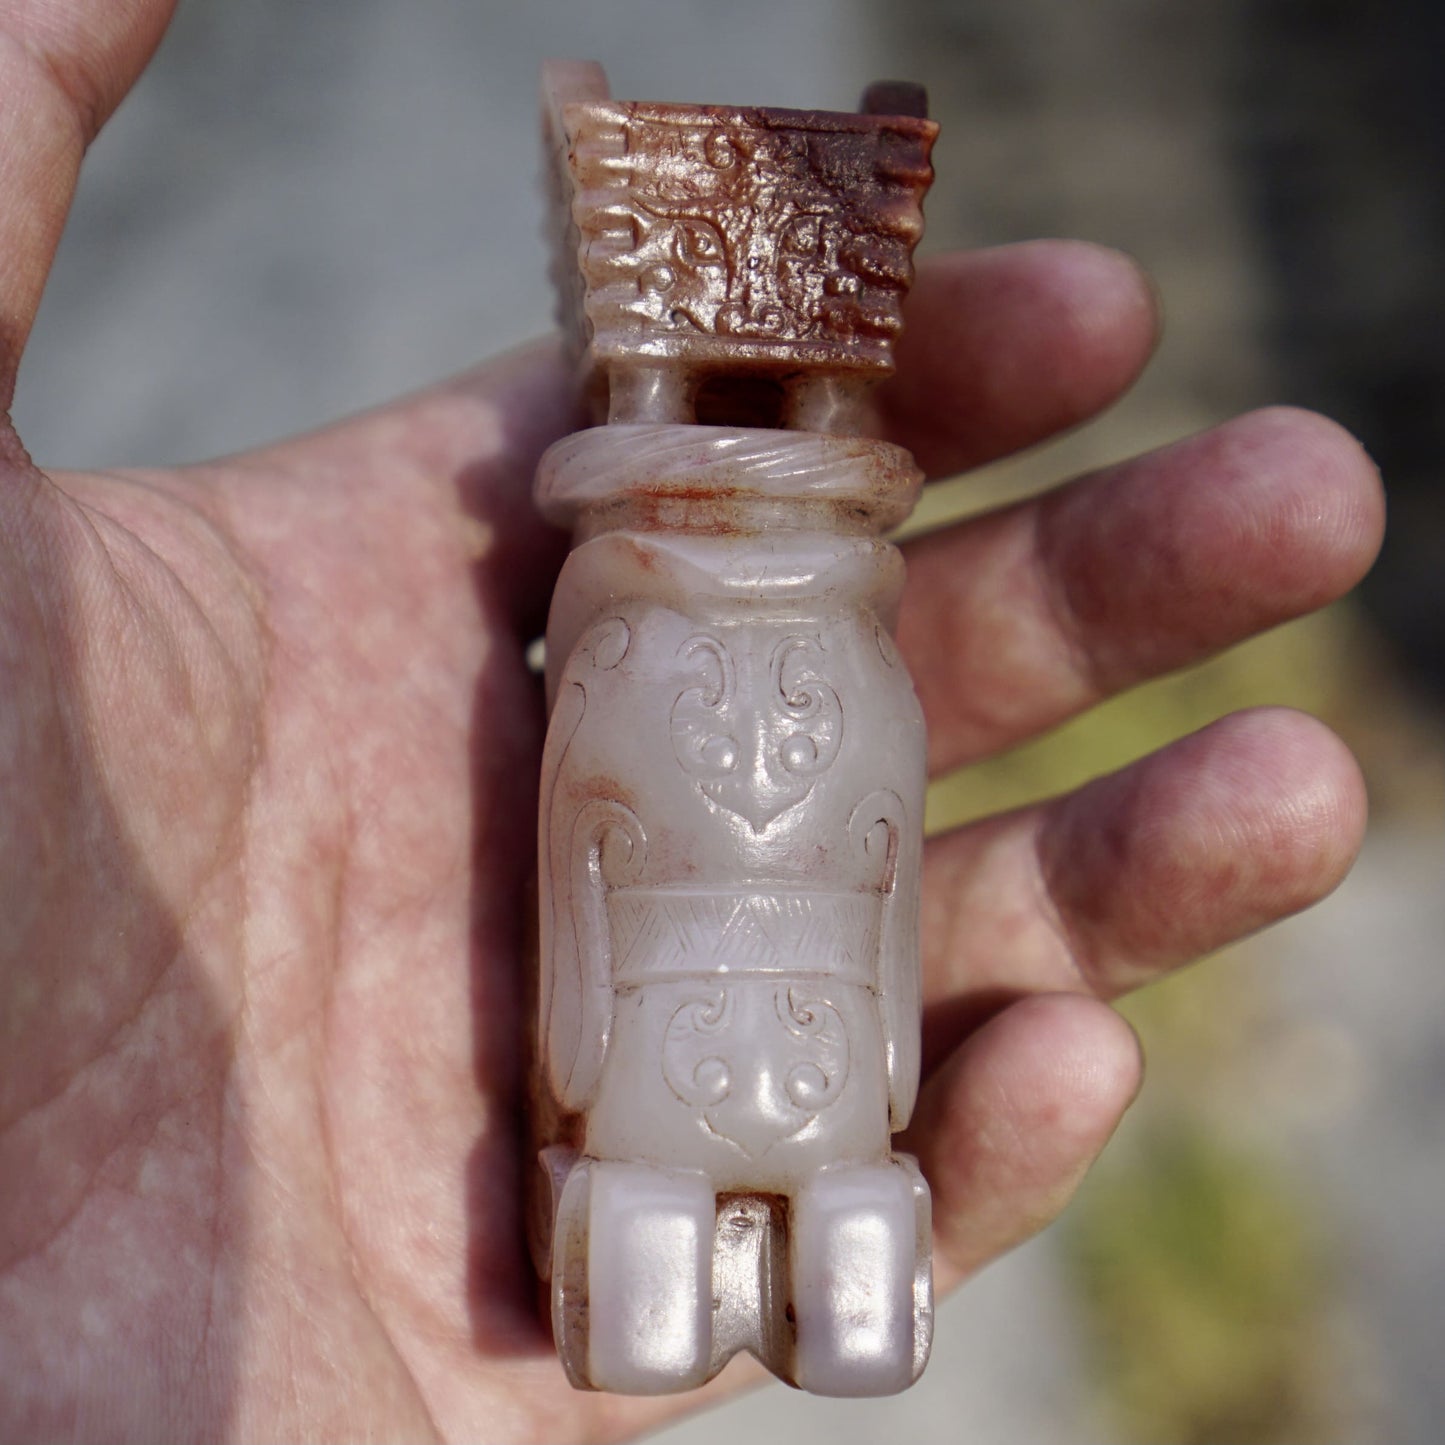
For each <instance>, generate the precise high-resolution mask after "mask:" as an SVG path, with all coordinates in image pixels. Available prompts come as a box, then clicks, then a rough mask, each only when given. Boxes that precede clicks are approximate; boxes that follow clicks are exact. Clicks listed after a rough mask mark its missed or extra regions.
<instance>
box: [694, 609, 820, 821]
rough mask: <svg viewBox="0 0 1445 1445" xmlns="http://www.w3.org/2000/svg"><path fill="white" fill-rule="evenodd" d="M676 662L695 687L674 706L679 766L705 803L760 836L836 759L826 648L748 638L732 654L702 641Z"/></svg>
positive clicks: (797, 638)
mask: <svg viewBox="0 0 1445 1445" xmlns="http://www.w3.org/2000/svg"><path fill="white" fill-rule="evenodd" d="M680 657H681V659H682V661H683V663H684V668H685V674H686V676H688V677H690V678H691V679H693V681H692V685H691V686H686V687H684V689H683V691H682V692H681V693H680V694H679V695H678V698H677V701H676V702H675V703H674V704H673V709H672V744H673V750H674V752H675V753H676V754H677V760H678V762H679V763H681V764H682V766H683V768H684V769H685V770H686V771H687V772H688V773H690V774H691V775H692V776H693V777H695V778H696V779H697V781H698V786H699V787H700V788H701V789H702V793H703V796H704V797H705V798H707V800H708V801H709V802H710V803H712V804H714V805H715V806H716V807H718V808H721V809H723V810H724V811H725V812H728V813H731V814H734V815H735V816H737V817H739V818H743V819H745V820H746V821H747V823H748V825H749V826H750V827H751V828H752V830H753V832H755V833H761V832H762V831H763V829H764V828H766V827H767V826H768V824H769V823H771V822H772V821H773V819H774V818H777V817H778V816H780V815H781V814H782V813H785V812H786V811H787V810H788V809H789V808H793V807H796V806H797V805H798V804H799V803H801V802H802V801H803V800H804V799H805V798H806V797H807V796H808V794H809V793H811V792H812V791H813V784H814V781H815V779H816V778H817V777H818V775H819V774H820V773H822V772H823V771H824V770H825V769H826V768H827V767H828V766H829V765H830V764H831V763H832V761H833V759H834V758H835V757H836V756H837V754H838V747H839V744H840V743H841V741H842V737H843V707H842V704H841V703H840V702H839V701H838V694H837V693H836V692H835V691H834V690H833V688H832V687H831V686H830V685H829V684H828V683H827V682H825V681H824V679H823V677H822V673H821V670H820V669H821V666H822V662H823V649H822V645H821V644H820V643H819V641H818V639H817V638H815V637H808V636H803V635H800V634H796V633H794V634H790V635H787V636H784V637H783V638H781V639H777V638H776V636H775V635H772V634H768V633H758V632H756V631H753V630H748V631H745V632H742V633H740V634H737V635H735V636H734V637H733V639H732V640H731V646H729V644H728V643H727V642H724V641H723V639H722V638H720V637H716V636H712V635H710V634H706V633H699V634H698V635H696V636H694V637H691V638H689V639H688V641H687V642H685V643H684V644H683V647H682V650H681V653H680Z"/></svg>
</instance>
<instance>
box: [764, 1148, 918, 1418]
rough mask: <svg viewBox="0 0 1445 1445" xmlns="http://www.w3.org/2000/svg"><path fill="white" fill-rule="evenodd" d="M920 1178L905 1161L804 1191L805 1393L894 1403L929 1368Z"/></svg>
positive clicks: (801, 1316) (801, 1312)
mask: <svg viewBox="0 0 1445 1445" xmlns="http://www.w3.org/2000/svg"><path fill="white" fill-rule="evenodd" d="M915 1173H916V1171H910V1170H909V1169H908V1168H907V1167H906V1166H904V1165H903V1164H901V1163H899V1162H897V1161H889V1162H888V1163H883V1164H871V1165H838V1166H834V1167H832V1168H828V1169H824V1170H821V1171H820V1172H819V1173H818V1175H817V1176H816V1177H815V1178H814V1179H812V1180H810V1181H809V1182H808V1183H807V1184H806V1185H804V1187H803V1188H802V1189H801V1190H799V1192H798V1194H797V1196H796V1198H795V1200H794V1202H793V1219H792V1239H791V1256H792V1258H791V1265H792V1268H791V1274H792V1287H793V1298H792V1302H793V1310H794V1313H795V1316H796V1320H797V1345H796V1353H795V1357H794V1377H795V1380H796V1383H797V1384H798V1385H799V1386H800V1387H801V1388H802V1389H804V1390H811V1391H812V1392H813V1393H814V1394H817V1395H891V1394H893V1393H895V1392H896V1391H898V1390H903V1389H906V1388H907V1387H908V1386H909V1385H910V1384H911V1383H912V1382H913V1380H914V1379H915V1378H916V1376H917V1374H918V1371H919V1370H920V1369H921V1368H922V1360H921V1359H920V1358H919V1351H918V1348H917V1345H918V1339H917V1334H918V1330H917V1324H916V1319H915V1316H916V1314H917V1309H916V1294H917V1280H918V1275H919V1252H920V1251H919V1241H918V1233H919V1230H918V1225H919V1200H918V1198H917V1196H916V1194H915V1188H914V1182H915ZM925 1198H926V1192H925ZM925 1247H926V1246H925ZM925 1345H926V1342H925Z"/></svg>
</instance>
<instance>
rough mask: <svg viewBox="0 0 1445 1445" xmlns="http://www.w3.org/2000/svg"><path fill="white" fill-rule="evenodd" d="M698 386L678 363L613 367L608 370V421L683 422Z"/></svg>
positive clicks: (690, 419)
mask: <svg viewBox="0 0 1445 1445" xmlns="http://www.w3.org/2000/svg"><path fill="white" fill-rule="evenodd" d="M695 393H696V385H695V383H694V381H693V378H692V377H691V376H689V375H688V373H687V372H686V371H684V370H683V369H682V368H681V367H679V366H613V367H611V368H609V370H608V373H607V420H608V421H609V422H682V423H684V424H691V423H692V422H694V421H695V420H696V419H697V418H696V415H695V413H694V411H693V398H694V395H695Z"/></svg>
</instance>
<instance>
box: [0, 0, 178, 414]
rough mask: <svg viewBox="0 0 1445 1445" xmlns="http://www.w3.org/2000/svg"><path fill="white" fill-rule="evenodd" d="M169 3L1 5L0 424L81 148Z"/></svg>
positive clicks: (130, 75)
mask: <svg viewBox="0 0 1445 1445" xmlns="http://www.w3.org/2000/svg"><path fill="white" fill-rule="evenodd" d="M174 7H175V0H0V421H3V423H4V426H3V430H8V428H9V417H10V404H11V401H12V399H13V397H14V394H15V375H16V372H17V370H18V368H19V365H20V356H21V353H22V352H23V351H24V349H25V341H26V338H27V337H28V336H29V334H30V327H31V324H32V323H33V322H34V320H35V311H36V308H37V307H38V306H39V304H40V293H41V291H42V290H43V289H44V286H45V278H46V276H47V275H49V273H50V263H51V260H52V258H53V257H54V255H55V247H56V244H57V243H58V242H59V240H60V232H61V228H62V227H63V226H64V224H65V217H66V213H67V212H68V211H69V209H70V201H71V197H72V196H73V195H74V194H75V183H76V178H77V176H78V175H79V173H80V162H81V159H82V157H83V156H84V154H85V149H86V147H87V146H88V145H89V144H90V142H91V141H92V140H93V139H94V138H95V135H96V133H97V132H98V131H99V130H100V127H101V126H102V125H103V124H104V123H105V121H106V120H107V118H108V117H109V116H110V114H111V112H112V111H113V110H114V109H115V108H116V106H117V105H119V104H120V102H121V100H122V98H123V97H124V96H125V93H126V91H128V90H129V89H130V87H131V86H132V85H133V84H134V83H135V79H136V77H137V76H138V75H139V74H140V72H141V70H142V68H143V67H144V66H145V63H146V61H147V60H149V59H150V57H151V54H152V52H153V51H154V50H155V48H156V46H157V45H158V44H159V42H160V38H161V35H162V34H163V33H164V31H165V27H166V23H167V21H168V20H169V19H170V16H171V11H172V10H173V9H174Z"/></svg>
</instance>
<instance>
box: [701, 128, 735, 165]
mask: <svg viewBox="0 0 1445 1445" xmlns="http://www.w3.org/2000/svg"><path fill="white" fill-rule="evenodd" d="M702 153H703V155H704V156H705V157H706V158H707V163H708V165H710V166H712V167H713V168H714V169H715V170H719V171H725V170H727V169H728V168H729V167H730V166H732V165H733V164H734V163H735V162H736V161H737V158H738V153H737V149H736V147H735V146H734V145H733V143H732V142H731V141H730V140H729V139H728V138H727V137H726V136H725V135H716V134H714V135H710V136H709V137H708V138H707V141H706V143H705V144H704V145H703V148H702Z"/></svg>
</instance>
